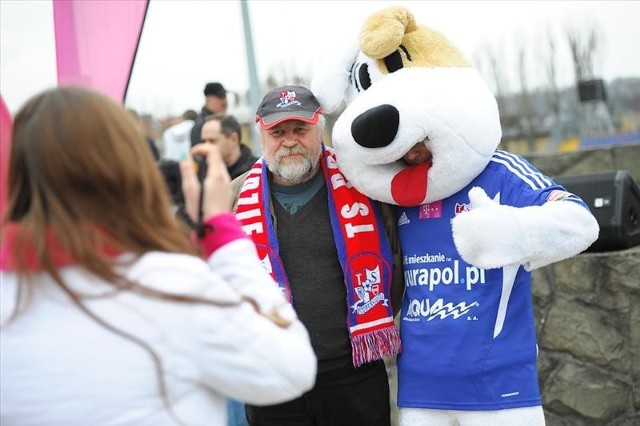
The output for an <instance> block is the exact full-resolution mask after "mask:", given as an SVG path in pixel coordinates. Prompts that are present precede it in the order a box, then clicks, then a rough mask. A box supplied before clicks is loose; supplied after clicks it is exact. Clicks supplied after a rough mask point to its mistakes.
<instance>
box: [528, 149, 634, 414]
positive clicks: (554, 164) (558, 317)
mask: <svg viewBox="0 0 640 426" xmlns="http://www.w3.org/2000/svg"><path fill="white" fill-rule="evenodd" d="M527 158H528V159H529V160H530V161H531V162H532V164H534V165H535V166H536V167H537V168H538V169H540V171H542V172H543V173H545V174H547V175H549V176H562V175H578V174H589V173H598V172H611V171H617V170H628V171H629V172H630V174H631V175H632V176H633V177H634V178H635V179H636V181H638V180H639V179H640V145H626V146H613V147H608V148H601V149H595V150H585V151H577V152H572V153H563V154H540V155H530V156H527ZM533 297H534V306H535V313H536V326H537V331H538V346H539V350H540V353H539V358H538V370H539V374H540V390H541V392H542V400H543V407H544V410H545V418H546V421H547V426H582V425H584V426H592V425H593V426H632V425H640V246H636V247H634V248H631V249H628V250H619V251H610V252H606V253H583V254H580V255H578V256H575V257H573V258H571V259H568V260H565V261H563V262H558V263H556V264H553V265H549V266H547V267H545V268H541V269H538V270H535V271H534V273H533Z"/></svg>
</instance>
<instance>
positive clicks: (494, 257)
mask: <svg viewBox="0 0 640 426" xmlns="http://www.w3.org/2000/svg"><path fill="white" fill-rule="evenodd" d="M469 200H470V209H469V211H466V212H463V213H460V214H459V215H457V216H456V217H455V218H454V219H453V220H452V221H451V226H452V230H453V242H454V244H455V245H456V248H457V249H458V253H460V256H462V259H464V261H465V262H467V263H470V264H471V265H473V266H476V267H478V268H484V269H491V268H499V267H502V266H506V265H513V264H516V265H524V267H525V269H527V270H529V271H530V270H532V269H535V268H540V267H543V266H545V265H549V264H550V263H553V262H558V261H560V260H563V259H567V258H569V257H571V256H574V255H576V254H578V253H580V252H582V251H583V250H585V249H586V248H588V247H589V245H591V244H592V243H593V242H594V241H595V240H596V239H597V238H598V233H599V231H600V228H599V226H598V222H597V221H596V219H595V217H594V216H593V215H592V214H591V212H590V211H589V210H588V209H586V208H584V206H582V205H580V204H579V203H577V202H573V201H547V202H546V203H544V204H543V205H541V206H529V207H520V208H518V207H512V206H503V205H500V204H499V203H498V202H496V201H494V200H492V199H490V198H489V197H488V196H487V194H486V193H485V192H484V190H483V189H481V188H477V187H476V188H472V189H471V191H469Z"/></svg>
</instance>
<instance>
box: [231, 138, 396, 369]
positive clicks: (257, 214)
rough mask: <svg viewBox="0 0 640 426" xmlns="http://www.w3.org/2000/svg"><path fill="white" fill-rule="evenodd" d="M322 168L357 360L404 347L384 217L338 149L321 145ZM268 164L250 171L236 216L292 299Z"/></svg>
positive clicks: (373, 358)
mask: <svg viewBox="0 0 640 426" xmlns="http://www.w3.org/2000/svg"><path fill="white" fill-rule="evenodd" d="M320 163H321V166H322V167H321V168H322V174H323V177H324V181H325V184H326V186H327V194H328V196H327V199H328V203H329V213H330V218H331V227H332V229H333V235H334V240H335V244H336V249H337V251H338V257H339V260H340V264H341V265H342V270H343V272H344V278H345V282H344V284H345V286H346V289H347V310H348V314H347V323H348V324H347V325H348V327H349V337H350V338H351V347H352V352H353V364H354V365H355V366H356V367H357V366H359V365H362V364H364V363H366V362H371V361H375V360H378V359H381V358H382V357H383V356H385V357H387V356H392V355H395V354H397V353H398V352H400V349H401V343H400V335H399V333H398V329H397V328H396V327H395V325H394V322H393V312H392V308H391V300H390V297H391V282H392V275H393V273H392V265H393V260H392V259H393V258H392V255H391V249H390V246H389V241H388V239H387V236H386V234H385V233H384V231H383V229H384V227H383V224H382V219H381V217H380V214H379V213H378V210H377V207H376V206H375V205H374V204H373V203H372V202H371V200H369V198H368V197H366V196H365V195H363V194H361V193H360V192H358V191H356V190H355V189H353V188H352V186H351V184H350V183H349V182H348V181H347V179H346V178H345V177H344V176H343V175H342V173H341V172H340V170H338V165H337V162H336V158H335V153H334V152H333V150H332V149H330V148H328V147H325V146H324V145H323V146H322V158H321V161H320ZM270 202H271V197H270V192H269V179H268V177H267V165H266V163H265V162H264V160H263V159H259V160H258V161H257V162H256V163H255V164H254V165H253V167H252V168H251V170H250V171H249V173H248V175H247V178H246V180H245V182H244V185H243V186H242V189H241V191H240V195H239V197H238V206H237V208H236V218H237V219H238V220H239V221H240V223H241V224H242V228H243V230H244V232H245V233H246V234H247V235H249V236H250V237H251V238H252V239H253V241H254V243H255V245H256V248H257V250H258V255H259V256H260V259H261V261H262V264H263V266H264V267H265V269H267V271H269V273H270V274H271V276H272V277H273V278H274V280H276V281H277V282H278V285H279V286H280V288H281V289H282V290H283V291H284V293H285V295H286V296H287V297H288V299H289V301H290V302H292V300H291V290H290V288H289V281H288V279H287V275H286V272H285V270H284V266H283V265H282V260H281V259H280V256H279V254H278V240H277V235H276V232H275V229H274V227H273V219H272V217H271V209H270V206H269V203H270Z"/></svg>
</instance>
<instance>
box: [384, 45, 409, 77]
mask: <svg viewBox="0 0 640 426" xmlns="http://www.w3.org/2000/svg"><path fill="white" fill-rule="evenodd" d="M400 49H402V51H403V52H404V54H405V56H406V57H407V61H411V55H410V54H409V51H408V50H407V48H406V47H404V46H403V45H400ZM384 64H385V66H386V67H387V71H389V72H395V71H398V70H399V69H402V68H404V64H403V62H402V53H400V51H399V50H396V51H395V52H393V53H392V54H390V55H389V56H387V57H386V58H384Z"/></svg>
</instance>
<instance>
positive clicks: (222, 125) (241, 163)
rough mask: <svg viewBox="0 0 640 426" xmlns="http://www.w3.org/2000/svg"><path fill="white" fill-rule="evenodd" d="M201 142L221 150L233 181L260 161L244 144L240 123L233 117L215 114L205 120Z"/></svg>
mask: <svg viewBox="0 0 640 426" xmlns="http://www.w3.org/2000/svg"><path fill="white" fill-rule="evenodd" d="M200 141H201V142H202V143H212V144H214V145H216V146H217V147H218V149H220V153H221V154H222V159H223V160H224V163H225V164H226V165H227V171H228V172H229V176H231V179H235V178H237V177H238V176H240V175H241V174H243V173H244V172H246V171H247V170H249V169H250V168H251V166H253V163H255V162H256V160H257V159H258V158H257V157H255V156H254V155H253V153H252V152H251V149H250V148H249V147H248V146H246V145H244V144H243V143H242V129H241V128H240V123H238V120H236V119H235V117H233V116H232V115H228V114H214V115H210V116H208V117H207V118H205V120H204V123H203V125H202V137H201V138H200Z"/></svg>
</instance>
